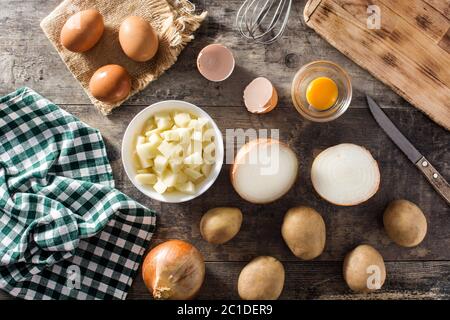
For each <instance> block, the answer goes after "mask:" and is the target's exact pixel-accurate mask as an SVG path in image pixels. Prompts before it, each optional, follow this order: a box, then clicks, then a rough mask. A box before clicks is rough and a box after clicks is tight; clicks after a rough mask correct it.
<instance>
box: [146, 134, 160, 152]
mask: <svg viewBox="0 0 450 320" xmlns="http://www.w3.org/2000/svg"><path fill="white" fill-rule="evenodd" d="M162 141H163V140H162V139H161V137H160V136H159V134H157V133H154V134H151V135H150V136H149V137H148V143H150V145H151V147H152V148H154V149H156V148H157V147H158V146H159V145H160V144H161V142H162Z"/></svg>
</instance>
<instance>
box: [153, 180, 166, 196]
mask: <svg viewBox="0 0 450 320" xmlns="http://www.w3.org/2000/svg"><path fill="white" fill-rule="evenodd" d="M153 189H155V191H156V192H158V193H159V194H163V193H164V192H166V190H167V186H166V185H165V184H164V182H162V181H161V180H160V179H158V181H157V182H156V183H155V184H154V185H153Z"/></svg>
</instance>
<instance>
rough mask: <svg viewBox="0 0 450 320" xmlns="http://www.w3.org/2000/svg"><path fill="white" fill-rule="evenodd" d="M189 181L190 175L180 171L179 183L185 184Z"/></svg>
mask: <svg viewBox="0 0 450 320" xmlns="http://www.w3.org/2000/svg"><path fill="white" fill-rule="evenodd" d="M188 181H189V177H188V176H187V175H186V174H184V173H183V171H180V172H179V173H178V175H177V183H176V184H177V185H178V184H183V183H186V182H188Z"/></svg>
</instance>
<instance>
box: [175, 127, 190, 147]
mask: <svg viewBox="0 0 450 320" xmlns="http://www.w3.org/2000/svg"><path fill="white" fill-rule="evenodd" d="M177 131H178V134H179V136H180V140H179V141H180V144H182V145H188V144H189V143H190V142H191V134H192V131H193V129H192V128H179V129H177Z"/></svg>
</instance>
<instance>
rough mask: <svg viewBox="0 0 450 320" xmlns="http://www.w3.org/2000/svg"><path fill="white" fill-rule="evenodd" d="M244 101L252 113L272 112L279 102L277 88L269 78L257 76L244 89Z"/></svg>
mask: <svg viewBox="0 0 450 320" xmlns="http://www.w3.org/2000/svg"><path fill="white" fill-rule="evenodd" d="M244 103H245V107H246V108H247V110H248V111H249V112H251V113H267V112H270V111H272V110H273V109H274V108H275V107H276V106H277V103H278V94H277V90H276V89H275V87H274V86H273V85H272V83H271V82H270V81H269V80H268V79H266V78H263V77H259V78H256V79H255V80H253V81H252V82H250V83H249V84H248V86H247V87H246V88H245V90H244Z"/></svg>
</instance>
